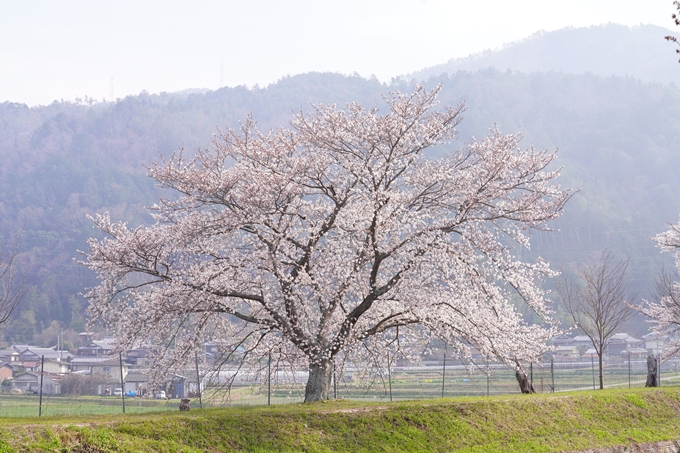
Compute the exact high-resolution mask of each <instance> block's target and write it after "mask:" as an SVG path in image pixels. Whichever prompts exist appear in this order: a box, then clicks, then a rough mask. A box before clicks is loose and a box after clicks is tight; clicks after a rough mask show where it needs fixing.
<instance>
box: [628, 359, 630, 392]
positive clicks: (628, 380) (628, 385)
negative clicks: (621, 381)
mask: <svg viewBox="0 0 680 453" xmlns="http://www.w3.org/2000/svg"><path fill="white" fill-rule="evenodd" d="M628 388H630V352H629V353H628Z"/></svg>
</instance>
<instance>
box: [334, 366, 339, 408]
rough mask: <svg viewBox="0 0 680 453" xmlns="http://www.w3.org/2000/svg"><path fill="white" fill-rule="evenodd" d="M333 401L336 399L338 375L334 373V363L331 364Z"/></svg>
mask: <svg viewBox="0 0 680 453" xmlns="http://www.w3.org/2000/svg"><path fill="white" fill-rule="evenodd" d="M333 399H335V400H337V399H338V373H337V372H336V371H335V362H333Z"/></svg>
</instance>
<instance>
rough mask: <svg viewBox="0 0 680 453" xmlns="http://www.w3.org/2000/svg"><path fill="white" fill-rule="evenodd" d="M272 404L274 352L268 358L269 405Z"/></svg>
mask: <svg viewBox="0 0 680 453" xmlns="http://www.w3.org/2000/svg"><path fill="white" fill-rule="evenodd" d="M271 405H272V353H271V352H270V353H269V356H268V359H267V406H271Z"/></svg>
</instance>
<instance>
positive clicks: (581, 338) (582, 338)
mask: <svg viewBox="0 0 680 453" xmlns="http://www.w3.org/2000/svg"><path fill="white" fill-rule="evenodd" d="M574 341H578V342H584V343H585V342H588V343H589V342H590V338H589V337H588V335H577V336H575V337H574Z"/></svg>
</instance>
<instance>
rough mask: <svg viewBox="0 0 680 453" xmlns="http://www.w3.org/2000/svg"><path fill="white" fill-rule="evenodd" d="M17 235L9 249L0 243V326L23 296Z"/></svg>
mask: <svg viewBox="0 0 680 453" xmlns="http://www.w3.org/2000/svg"><path fill="white" fill-rule="evenodd" d="M20 248H21V247H20V244H19V240H18V235H17V236H15V238H14V241H13V242H12V245H11V247H10V248H9V249H6V248H5V247H4V244H3V243H2V242H0V324H3V323H5V322H6V321H7V320H8V319H9V317H10V315H11V314H12V312H13V311H14V309H15V308H16V307H17V305H18V304H19V302H21V298H22V297H23V296H24V279H23V277H22V276H21V275H20V273H19V272H18V269H17V264H16V258H17V256H18V255H19V249H20Z"/></svg>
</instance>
